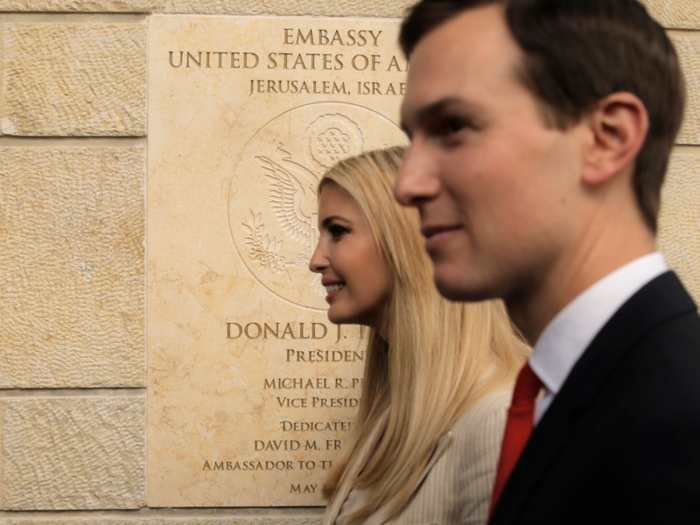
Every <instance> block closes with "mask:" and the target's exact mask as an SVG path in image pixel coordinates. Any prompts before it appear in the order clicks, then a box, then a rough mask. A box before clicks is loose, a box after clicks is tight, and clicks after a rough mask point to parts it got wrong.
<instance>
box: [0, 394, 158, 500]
mask: <svg viewBox="0 0 700 525" xmlns="http://www.w3.org/2000/svg"><path fill="white" fill-rule="evenodd" d="M2 409H3V417H2V430H3V443H2V456H3V457H2V462H3V481H4V485H5V490H4V504H3V508H4V509H5V510H69V509H113V508H119V509H133V508H139V507H142V506H143V505H144V504H145V499H146V495H145V480H146V473H145V468H146V457H145V447H146V421H145V400H144V399H143V398H142V397H138V398H137V397H111V398H108V397H94V398H69V397H63V398H61V397H55V398H41V399H38V398H6V399H5V400H4V401H3V402H2Z"/></svg>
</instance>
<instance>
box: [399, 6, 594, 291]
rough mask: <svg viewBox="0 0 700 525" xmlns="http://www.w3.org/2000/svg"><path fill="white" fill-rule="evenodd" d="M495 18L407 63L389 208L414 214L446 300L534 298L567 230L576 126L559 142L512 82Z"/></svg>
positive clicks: (438, 33) (452, 30) (443, 34)
mask: <svg viewBox="0 0 700 525" xmlns="http://www.w3.org/2000/svg"><path fill="white" fill-rule="evenodd" d="M521 62H522V53H521V51H520V49H519V47H518V45H517V43H516V42H515V40H514V39H513V37H512V36H511V35H510V33H509V30H508V28H507V26H506V23H505V18H504V12H503V8H502V7H501V6H497V5H496V6H486V7H481V8H476V9H472V10H469V11H466V12H465V13H463V14H461V15H459V16H457V17H456V18H454V19H452V20H449V21H448V22H445V23H444V24H443V25H441V26H439V27H438V28H436V29H435V30H433V31H431V32H430V33H428V34H427V35H426V36H425V37H424V38H423V39H422V40H421V41H420V42H419V44H418V46H417V47H416V49H415V50H414V53H413V55H412V57H411V63H410V64H411V66H410V71H409V77H408V87H407V94H406V98H405V100H404V102H403V107H402V121H403V126H404V129H405V130H406V131H407V133H408V135H409V136H410V138H411V146H410V148H409V150H408V152H407V154H406V157H405V160H404V163H403V166H402V167H401V170H400V173H399V176H398V178H397V181H396V186H395V195H396V198H397V199H398V200H399V202H401V203H402V204H405V205H413V206H416V207H418V209H419V210H420V214H421V221H422V227H423V233H424V235H425V236H426V249H427V251H428V253H429V254H430V256H431V258H432V260H433V263H434V265H435V282H436V284H437V286H438V288H439V290H440V292H441V293H442V294H443V295H444V296H446V297H448V298H451V299H461V300H479V299H484V298H487V297H504V298H506V299H507V298H508V297H512V296H515V295H517V294H527V293H532V290H533V289H535V288H537V287H538V286H540V285H541V284H542V280H543V279H545V278H546V275H548V272H550V271H551V270H552V267H553V266H554V265H556V264H557V262H558V259H559V258H560V255H561V253H562V252H563V250H564V247H565V246H566V243H567V240H568V239H569V238H570V236H571V234H572V233H573V231H572V228H574V229H575V228H576V225H575V222H574V218H575V216H576V210H577V207H578V206H579V201H580V199H577V198H576V196H577V195H578V194H579V193H580V192H581V191H582V186H581V182H580V177H579V175H580V173H581V168H582V166H583V154H582V152H583V150H584V145H585V143H586V141H587V140H589V138H588V135H587V134H586V133H585V127H584V126H583V125H578V126H573V127H571V128H570V129H568V130H567V131H559V130H557V129H555V128H553V127H551V126H549V125H548V124H547V123H546V122H545V119H544V114H543V111H542V109H541V107H540V106H539V105H538V103H537V101H536V100H535V98H534V96H533V95H532V94H531V93H530V92H529V91H528V90H527V89H526V88H525V86H524V85H523V84H522V83H521V81H520V80H519V79H518V76H517V68H518V67H519V64H521Z"/></svg>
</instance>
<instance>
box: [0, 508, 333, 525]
mask: <svg viewBox="0 0 700 525" xmlns="http://www.w3.org/2000/svg"><path fill="white" fill-rule="evenodd" d="M319 510H321V509H319ZM322 521H323V519H322V518H321V516H320V515H319V516H296V515H292V516H288V517H287V516H283V515H280V514H279V513H277V514H276V515H272V516H263V517H253V516H240V517H239V516H226V517H216V518H201V517H187V518H185V517H175V516H172V517H168V518H140V519H139V518H122V517H119V518H115V517H107V516H105V517H101V518H47V519H36V518H11V519H3V520H2V521H1V523H2V524H3V525H320V524H321V522H322Z"/></svg>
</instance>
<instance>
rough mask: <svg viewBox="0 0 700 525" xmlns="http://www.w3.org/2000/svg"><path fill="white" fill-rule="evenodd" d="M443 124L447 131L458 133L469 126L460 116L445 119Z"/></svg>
mask: <svg viewBox="0 0 700 525" xmlns="http://www.w3.org/2000/svg"><path fill="white" fill-rule="evenodd" d="M443 126H444V129H445V131H446V132H447V133H457V132H459V131H461V130H462V129H464V128H465V127H467V122H466V121H465V120H464V119H461V118H458V117H450V118H447V119H445V122H444V123H443Z"/></svg>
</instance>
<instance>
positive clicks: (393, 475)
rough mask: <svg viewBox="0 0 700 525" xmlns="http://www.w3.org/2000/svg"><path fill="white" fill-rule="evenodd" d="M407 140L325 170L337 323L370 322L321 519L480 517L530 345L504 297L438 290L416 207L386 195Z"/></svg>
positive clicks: (322, 257)
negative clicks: (462, 299)
mask: <svg viewBox="0 0 700 525" xmlns="http://www.w3.org/2000/svg"><path fill="white" fill-rule="evenodd" d="M403 152H404V149H403V148H391V149H387V150H381V151H374V152H369V153H365V154H362V155H360V156H358V157H354V158H351V159H348V160H345V161H342V162H340V163H339V164H337V165H336V166H335V167H333V168H332V169H331V170H329V171H328V172H327V173H326V174H325V175H324V176H323V178H322V179H321V182H320V183H319V189H318V193H319V216H318V220H319V229H320V239H319V243H318V246H317V248H316V251H315V253H314V255H313V257H312V259H311V264H310V268H311V270H312V271H314V272H318V273H320V274H321V275H322V283H323V285H324V286H325V287H326V290H327V292H328V295H327V297H326V300H327V301H328V303H329V304H330V308H329V310H328V317H329V319H330V320H331V321H332V322H334V323H337V324H347V323H352V324H361V325H365V326H368V327H370V330H369V338H368V347H367V354H366V355H367V360H366V365H365V375H364V387H363V391H362V399H361V402H360V410H359V413H358V416H357V421H356V424H355V427H354V432H353V433H352V435H351V436H350V438H349V442H348V445H347V446H346V450H345V454H344V455H343V456H342V457H341V458H340V459H339V461H337V462H334V467H333V469H332V470H331V472H330V474H329V476H328V479H327V482H326V485H325V487H324V495H326V497H328V498H329V499H330V501H329V506H328V509H327V511H326V516H325V520H324V524H328V525H333V524H335V525H351V524H354V523H364V524H370V525H373V524H377V525H378V524H381V523H396V524H412V523H415V524H419V523H425V524H428V523H436V524H440V525H444V524H451V523H455V524H457V523H459V524H465V523H474V524H477V523H479V524H481V523H485V522H486V519H487V513H488V506H489V499H490V495H491V490H492V487H493V482H494V477H495V470H496V464H497V462H498V456H499V452H500V443H501V440H502V436H503V428H504V425H505V420H506V411H507V408H508V405H509V403H510V396H511V392H512V384H513V382H514V380H515V376H516V375H517V372H518V370H519V369H520V367H521V366H522V364H523V362H524V361H525V359H526V356H527V354H528V347H527V346H526V345H525V343H523V342H522V340H521V339H520V338H518V336H517V335H516V334H515V333H514V331H513V329H512V327H511V324H510V321H509V319H508V316H507V314H506V312H505V308H504V307H503V304H502V303H501V302H497V301H488V302H484V303H473V304H459V303H450V302H448V301H446V300H445V299H443V298H441V297H440V295H439V294H438V292H437V291H436V289H435V286H434V284H433V278H432V265H431V263H430V259H429V258H428V256H427V255H426V253H425V250H424V249H423V246H422V244H423V240H422V237H421V234H420V230H419V218H418V216H417V212H416V211H415V210H414V209H408V208H402V207H401V206H399V205H398V204H397V203H396V202H395V201H394V199H393V197H392V184H393V178H394V176H395V174H396V172H397V170H398V168H399V166H400V164H401V158H402V156H403Z"/></svg>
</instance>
